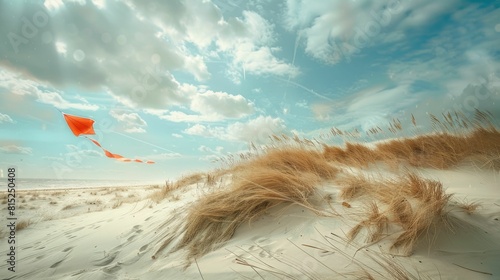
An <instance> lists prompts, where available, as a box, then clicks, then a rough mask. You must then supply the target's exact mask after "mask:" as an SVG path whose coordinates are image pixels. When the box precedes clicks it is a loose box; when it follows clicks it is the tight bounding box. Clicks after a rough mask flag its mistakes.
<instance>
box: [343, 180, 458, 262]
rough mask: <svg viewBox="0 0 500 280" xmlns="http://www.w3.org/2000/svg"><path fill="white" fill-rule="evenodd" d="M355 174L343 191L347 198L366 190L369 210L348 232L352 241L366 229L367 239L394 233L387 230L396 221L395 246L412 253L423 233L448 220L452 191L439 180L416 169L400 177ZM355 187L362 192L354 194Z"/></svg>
mask: <svg viewBox="0 0 500 280" xmlns="http://www.w3.org/2000/svg"><path fill="white" fill-rule="evenodd" d="M351 176H353V178H351V180H346V179H344V180H343V181H341V182H347V185H346V186H345V187H344V190H343V191H342V194H343V195H344V198H345V199H348V198H351V199H352V198H356V197H359V194H366V196H365V197H364V198H365V200H368V202H367V207H366V210H365V211H363V213H361V214H359V215H360V217H361V221H360V222H359V223H358V224H357V225H356V226H354V227H353V228H352V229H351V231H350V232H349V233H348V234H347V236H348V238H349V240H351V241H352V240H354V239H355V238H356V236H357V235H358V234H359V233H360V232H361V230H363V229H366V231H367V234H366V236H367V242H370V243H371V242H378V241H380V240H382V239H383V238H385V237H386V236H389V235H393V234H394V232H387V230H388V226H389V224H393V225H397V226H398V227H399V228H400V229H401V232H400V233H399V234H398V235H397V237H396V239H395V240H394V241H393V245H392V248H393V249H397V250H398V251H399V252H401V254H403V255H410V254H411V253H412V251H413V249H414V247H415V245H416V244H417V241H418V239H419V237H420V236H421V235H422V234H424V233H429V232H430V231H431V230H432V229H434V228H435V226H436V225H437V224H444V225H447V224H448V222H447V216H446V214H447V212H446V211H445V209H446V206H447V205H448V202H449V199H450V197H451V195H449V194H446V193H445V191H444V189H443V187H442V184H441V183H440V182H438V181H434V180H428V179H424V178H421V177H419V176H418V175H416V174H413V173H408V174H406V175H404V176H401V177H399V178H396V179H368V178H366V177H361V176H355V175H351ZM352 182H356V184H353V183H352ZM341 184H342V183H341ZM353 186H357V187H353ZM353 189H355V190H356V192H355V193H357V194H358V196H353V195H352V192H353ZM346 194H348V195H346Z"/></svg>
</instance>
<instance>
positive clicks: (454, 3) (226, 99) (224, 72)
mask: <svg viewBox="0 0 500 280" xmlns="http://www.w3.org/2000/svg"><path fill="white" fill-rule="evenodd" d="M499 6H500V4H499V3H498V1H481V2H479V1H460V0H450V1H434V0H421V1H410V0H389V1H363V0H335V1H334V0H331V1H327V0H325V1H305V0H288V1H271V0H251V1H244V0H227V1H224V0H212V1H206V0H183V1H181V0H172V1H156V2H155V1H139V0H126V1H105V0H99V1H98V0H94V1H90V0H88V1H85V0H74V1H61V0H50V1H0V38H2V40H0V167H1V168H2V169H5V168H7V167H8V166H17V167H18V169H19V176H23V177H29V178H37V177H40V178H95V179H135V180H145V181H150V180H166V179H173V178H176V177H179V176H180V175H182V174H186V173H189V172H191V171H203V170H208V169H210V168H214V167H217V165H216V164H214V163H212V160H214V159H215V158H217V157H220V156H224V155H227V154H229V153H237V152H239V151H243V150H245V149H246V148H247V146H248V143H249V142H253V143H256V144H265V143H266V141H268V136H269V135H271V134H282V133H283V134H287V135H293V134H297V135H298V136H300V137H307V138H313V137H315V138H318V137H319V136H320V135H324V134H326V133H328V131H329V130H330V128H331V127H338V128H340V129H344V130H353V129H357V130H358V131H360V132H361V133H364V132H366V131H367V130H368V129H370V128H371V127H375V126H380V127H387V124H388V122H389V121H390V120H391V119H392V118H400V119H401V120H403V122H409V116H410V114H414V115H415V116H416V117H417V119H418V118H421V119H425V118H426V114H427V113H435V114H440V113H441V112H445V111H447V110H461V111H462V112H464V113H465V114H471V113H473V109H474V108H476V107H477V108H480V109H483V110H489V111H491V112H492V113H493V114H494V115H495V116H500V110H499V109H500V106H499V104H500V94H499V92H500V79H499V78H500V72H499V70H500V62H499V56H500V49H499V46H500V20H499V19H500V9H499V8H500V7H499ZM59 110H60V111H63V112H66V113H68V114H73V115H78V116H83V117H89V118H92V119H94V120H95V121H96V124H95V129H96V132H97V135H96V136H95V139H97V140H98V141H100V142H101V144H102V145H103V146H104V147H105V148H106V149H108V150H110V151H111V152H113V153H118V154H121V155H123V156H125V157H130V158H139V159H145V160H154V161H156V164H154V165H146V164H138V163H123V162H118V161H115V160H112V159H109V158H106V157H105V156H104V155H103V153H102V151H101V150H99V148H98V147H96V146H94V145H93V144H92V143H90V142H89V141H88V140H86V139H84V138H77V137H75V136H74V135H73V134H71V132H70V131H69V129H68V127H67V126H66V124H65V122H64V119H63V117H62V115H61V113H60V112H59ZM329 141H330V140H329ZM331 141H334V140H331Z"/></svg>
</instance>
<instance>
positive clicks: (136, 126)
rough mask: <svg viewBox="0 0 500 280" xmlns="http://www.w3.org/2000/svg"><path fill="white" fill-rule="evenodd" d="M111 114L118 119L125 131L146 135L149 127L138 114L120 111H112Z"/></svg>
mask: <svg viewBox="0 0 500 280" xmlns="http://www.w3.org/2000/svg"><path fill="white" fill-rule="evenodd" d="M109 114H110V115H111V116H112V117H113V118H114V119H116V120H117V121H118V122H119V123H120V126H121V128H122V129H123V131H125V132H128V133H144V132H146V130H145V129H144V127H146V126H147V123H146V121H145V120H144V119H143V118H141V116H139V114H137V113H127V112H120V111H118V110H111V111H110V112H109Z"/></svg>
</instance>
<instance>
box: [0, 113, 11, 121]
mask: <svg viewBox="0 0 500 280" xmlns="http://www.w3.org/2000/svg"><path fill="white" fill-rule="evenodd" d="M2 123H14V120H12V118H11V117H10V116H9V115H7V114H2V113H0V124H2Z"/></svg>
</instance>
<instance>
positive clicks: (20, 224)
mask: <svg viewBox="0 0 500 280" xmlns="http://www.w3.org/2000/svg"><path fill="white" fill-rule="evenodd" d="M29 225H31V221H30V220H24V219H23V220H19V221H17V222H16V231H20V230H23V229H25V228H27V227H28V226H29Z"/></svg>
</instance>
